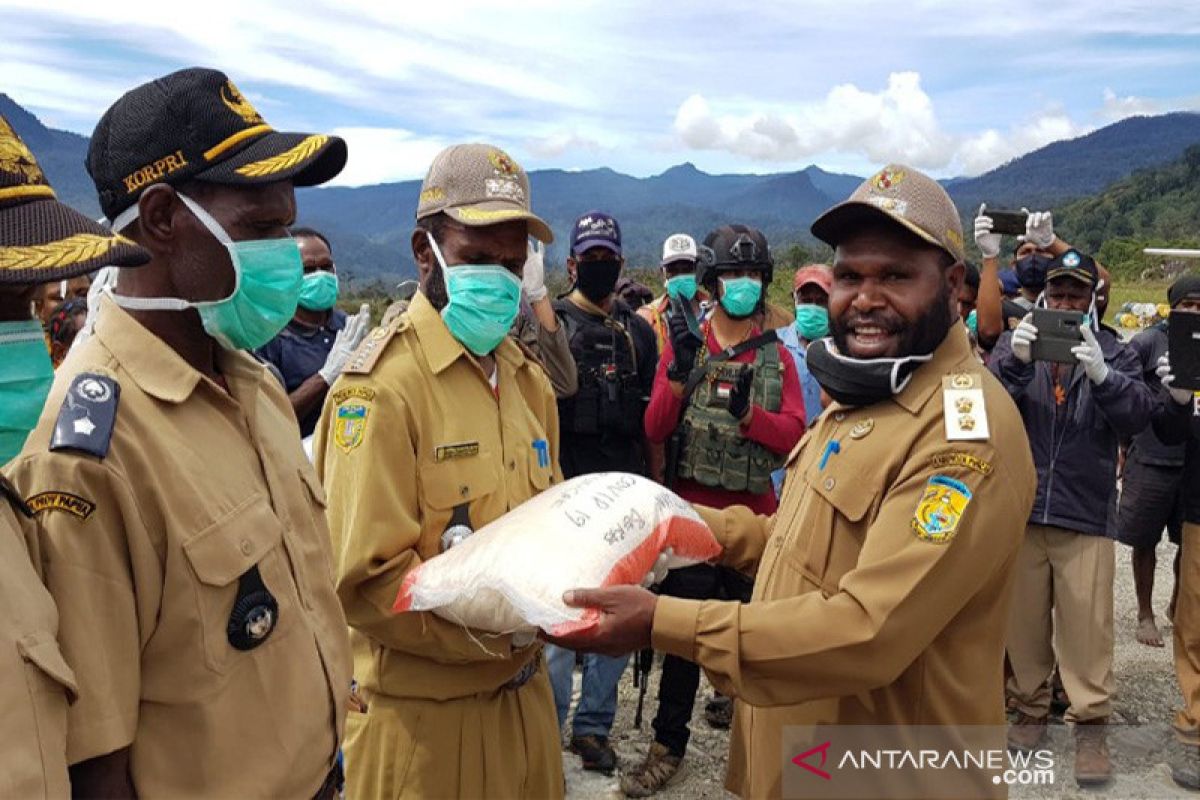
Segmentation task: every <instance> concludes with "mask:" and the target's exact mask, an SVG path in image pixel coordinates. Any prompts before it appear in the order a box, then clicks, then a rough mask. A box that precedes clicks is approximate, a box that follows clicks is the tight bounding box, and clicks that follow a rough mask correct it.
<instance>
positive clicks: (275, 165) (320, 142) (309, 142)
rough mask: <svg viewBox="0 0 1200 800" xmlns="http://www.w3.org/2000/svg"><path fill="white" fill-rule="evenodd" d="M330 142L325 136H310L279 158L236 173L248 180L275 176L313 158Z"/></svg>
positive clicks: (246, 167)
mask: <svg viewBox="0 0 1200 800" xmlns="http://www.w3.org/2000/svg"><path fill="white" fill-rule="evenodd" d="M328 141H329V137H328V136H325V135H324V134H318V135H316V136H309V137H308V138H306V139H305V140H304V141H302V142H300V144H298V145H296V146H295V147H293V148H292V149H290V150H285V151H284V152H282V153H280V154H279V155H277V156H271V157H270V158H264V159H263V160H262V161H254V162H251V163H249V164H246V165H245V166H242V167H238V168H237V169H236V170H234V172H236V173H237V174H238V175H242V176H244V177H247V178H261V177H262V176H263V175H273V174H275V173H276V172H282V171H283V170H285V169H291V168H292V167H294V166H296V165H297V164H299V163H300V162H301V161H303V160H305V159H306V158H309V157H311V156H312V154H313V153H315V152H317V151H318V150H320V149H321V147H323V146H324V144H325V143H326V142H328Z"/></svg>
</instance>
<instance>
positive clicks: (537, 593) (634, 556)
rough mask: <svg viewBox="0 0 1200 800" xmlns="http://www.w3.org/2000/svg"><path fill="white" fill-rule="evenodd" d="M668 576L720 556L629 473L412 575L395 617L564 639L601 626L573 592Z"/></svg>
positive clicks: (683, 508)
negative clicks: (569, 593) (422, 615)
mask: <svg viewBox="0 0 1200 800" xmlns="http://www.w3.org/2000/svg"><path fill="white" fill-rule="evenodd" d="M664 552H665V553H666V554H667V558H666V559H665V560H666V567H667V568H668V569H675V568H677V567H685V566H690V565H692V564H696V563H699V562H701V561H709V560H712V559H715V558H716V557H717V556H719V555H720V553H721V546H720V545H719V544H718V543H717V541H716V539H715V538H714V537H713V534H712V531H710V530H709V528H708V526H707V525H706V524H705V523H704V521H703V520H702V519H701V518H700V515H699V514H697V513H696V511H695V509H693V508H692V507H691V506H690V505H689V504H688V503H687V502H685V501H684V500H682V499H681V498H680V497H679V495H677V494H675V493H674V492H672V491H670V490H669V489H666V488H664V487H663V486H660V485H659V484H657V483H654V482H653V481H651V480H649V479H647V478H643V477H640V476H638V475H631V474H628V473H623V472H603V473H597V474H594V475H583V476H581V477H578V478H573V479H572V480H569V481H565V482H564V483H561V484H559V485H558V486H553V487H551V488H550V489H548V490H546V491H544V492H542V493H541V494H539V495H538V496H537V497H534V498H533V499H531V500H529V501H528V502H526V503H524V504H522V505H520V506H518V507H517V508H514V509H513V510H512V511H510V512H508V513H507V514H505V515H504V516H503V517H500V518H499V519H496V520H494V521H493V522H491V523H490V524H488V525H485V526H484V527H482V528H480V529H479V530H477V531H475V532H474V533H473V534H472V535H470V536H468V537H466V538H465V539H464V540H463V541H462V542H461V543H460V544H457V545H455V546H453V547H451V548H450V549H449V550H447V551H445V552H444V553H442V554H441V555H438V556H437V557H435V558H431V559H429V560H428V561H426V562H425V563H423V564H422V565H421V566H419V567H417V568H416V569H414V570H413V571H412V572H410V573H409V574H408V575H407V576H406V577H405V580H404V584H403V585H402V586H401V588H400V593H399V595H398V596H397V598H396V604H395V606H394V608H395V610H396V611H400V612H403V611H433V612H434V613H435V614H437V615H438V616H440V617H443V618H444V619H447V620H450V621H452V622H457V623H459V624H461V625H464V626H466V627H468V628H473V629H476V630H480V631H488V632H491V633H517V632H527V631H532V630H533V629H535V628H540V629H541V630H543V631H546V632H547V633H549V634H552V635H555V636H560V635H563V634H566V633H573V632H576V631H585V630H588V629H590V628H592V627H594V626H595V625H596V622H597V621H598V619H599V612H598V611H596V610H595V609H582V608H569V607H567V606H566V605H564V604H563V602H562V596H563V592H565V591H566V590H568V589H577V588H590V587H595V586H616V585H619V584H638V583H641V582H642V580H643V578H644V577H645V576H646V575H647V573H649V572H650V571H651V570H653V569H654V568H655V566H656V562H657V561H658V559H659V555H660V554H663V553H664Z"/></svg>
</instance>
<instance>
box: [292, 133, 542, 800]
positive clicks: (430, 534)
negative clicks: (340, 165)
mask: <svg viewBox="0 0 1200 800" xmlns="http://www.w3.org/2000/svg"><path fill="white" fill-rule="evenodd" d="M529 236H533V237H535V238H537V239H539V240H541V241H543V242H549V241H550V240H551V239H552V238H553V236H552V234H551V232H550V229H549V227H548V226H547V225H546V223H544V222H543V221H542V220H540V219H538V218H537V217H536V216H535V215H534V214H533V213H532V212H531V211H530V206H529V179H528V177H527V176H526V174H525V170H523V169H522V168H521V167H520V166H519V165H518V164H517V163H516V162H515V161H513V160H512V159H511V158H510V157H509V156H508V154H506V153H505V152H504V151H502V150H500V149H498V148H496V147H492V146H489V145H486V144H465V145H456V146H453V147H449V148H447V149H445V150H443V151H442V152H441V153H439V154H438V155H437V156H436V157H435V158H434V161H433V164H432V165H431V166H430V168H429V173H428V174H427V175H426V177H425V182H424V184H423V185H422V187H421V195H420V200H419V203H418V206H417V228H416V230H414V231H413V235H412V251H413V258H414V260H415V261H416V263H417V269H418V272H419V274H420V278H421V290H420V291H419V292H418V293H417V294H416V295H415V296H414V297H413V300H412V304H411V305H410V306H409V308H408V310H407V311H406V312H404V313H403V314H400V315H399V316H397V317H396V318H395V319H393V320H392V321H391V322H390V323H389V324H388V325H387V326H386V327H382V328H377V329H376V330H375V331H374V332H373V333H372V334H371V335H370V336H369V337H368V338H367V340H366V342H365V343H364V344H363V346H362V347H360V348H359V349H358V351H357V352H356V353H355V354H354V356H353V357H352V358H351V360H350V363H349V364H348V365H347V366H346V369H345V370H344V371H343V372H342V376H341V377H340V378H339V379H338V380H337V381H336V382H335V383H334V385H333V388H332V389H331V391H330V394H329V398H328V399H327V400H326V404H325V409H324V412H323V414H322V418H321V421H320V422H319V423H318V425H317V433H316V436H317V440H316V447H315V453H316V463H317V467H318V470H319V472H320V474H321V476H322V478H323V479H324V481H325V487H326V491H327V492H328V498H329V499H328V515H329V524H330V528H331V529H332V534H333V537H334V542H335V544H334V552H335V553H336V554H337V558H336V561H335V564H334V571H335V573H336V579H337V588H338V595H339V597H341V600H342V605H343V607H344V608H345V610H346V617H347V621H348V622H349V623H350V629H351V643H352V645H353V648H354V654H355V674H356V676H357V678H358V681H359V682H360V683H361V685H362V689H363V694H364V699H365V701H366V703H367V708H366V710H365V711H362V712H351V714H350V717H349V720H348V723H347V733H346V747H345V754H346V773H347V776H348V781H347V794H348V795H349V796H352V797H556V796H560V795H561V794H562V791H563V778H562V758H561V754H560V749H559V733H558V727H557V725H556V724H555V713H554V696H553V694H552V692H551V689H550V682H549V680H547V677H546V670H544V669H542V668H541V663H542V646H541V644H540V643H539V642H536V641H535V640H534V639H533V637H532V636H530V637H528V638H522V637H518V636H514V635H503V636H497V635H491V634H485V633H476V632H472V631H470V630H467V629H465V628H463V627H462V626H460V625H456V624H454V623H452V622H448V621H446V620H443V619H441V618H439V617H436V616H434V615H433V614H432V613H429V612H419V613H417V612H409V613H404V614H395V613H394V612H393V611H392V605H393V603H394V602H395V600H396V595H397V593H398V592H399V590H400V586H401V583H402V582H403V581H404V578H405V576H406V575H408V573H409V572H411V571H412V570H413V569H414V568H416V567H417V566H419V565H420V564H421V563H422V562H423V561H425V560H427V559H430V558H433V557H435V556H437V555H438V554H439V553H441V552H443V551H445V550H446V549H448V548H450V547H452V546H454V544H456V543H457V542H458V541H460V540H461V537H462V536H465V535H469V534H470V532H471V531H472V530H476V529H478V528H480V527H481V526H483V525H486V524H488V523H489V522H491V521H492V520H494V519H496V518H497V517H499V516H501V515H502V514H504V513H505V512H506V511H508V510H509V509H511V508H513V507H515V506H517V505H519V504H521V503H523V502H524V501H526V500H528V499H529V498H531V497H533V496H534V495H536V494H537V493H539V492H541V491H542V490H543V489H545V488H547V487H548V486H550V485H551V484H552V483H554V482H557V481H560V480H561V479H562V474H561V472H560V471H559V467H558V407H557V405H556V404H555V400H554V392H553V391H552V389H551V387H550V382H549V380H548V379H547V377H546V374H545V372H543V370H542V368H541V366H540V365H539V364H538V363H537V362H536V360H534V359H532V358H531V357H530V356H529V355H528V353H527V351H525V350H523V349H522V348H521V346H520V345H518V344H517V341H516V340H515V339H513V338H511V337H509V336H508V335H507V334H508V331H509V328H510V327H511V326H512V324H513V320H514V319H515V318H516V316H517V313H518V308H519V304H520V301H521V272H522V268H523V266H524V264H525V263H526V258H527V256H528V251H527V244H528V237H529Z"/></svg>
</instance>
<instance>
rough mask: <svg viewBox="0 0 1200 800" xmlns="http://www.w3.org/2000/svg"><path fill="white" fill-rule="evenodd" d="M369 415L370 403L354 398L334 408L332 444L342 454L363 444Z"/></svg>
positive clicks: (351, 397)
mask: <svg viewBox="0 0 1200 800" xmlns="http://www.w3.org/2000/svg"><path fill="white" fill-rule="evenodd" d="M370 413H371V401H370V400H367V399H363V398H359V397H354V396H350V397H347V398H345V399H343V400H342V401H341V402H340V403H338V404H337V406H335V407H334V411H333V442H334V444H336V445H337V446H338V448H339V449H341V451H342V452H343V453H349V452H350V451H351V450H353V449H354V448H356V447H358V446H359V445H360V444H362V443H363V438H364V437H365V436H366V434H367V417H368V416H369V415H370Z"/></svg>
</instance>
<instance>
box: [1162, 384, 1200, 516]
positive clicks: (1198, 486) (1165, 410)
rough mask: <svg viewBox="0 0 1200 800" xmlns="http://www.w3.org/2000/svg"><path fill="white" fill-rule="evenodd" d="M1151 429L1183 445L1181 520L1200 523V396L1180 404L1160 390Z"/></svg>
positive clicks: (1172, 442) (1168, 441)
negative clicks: (1159, 399)
mask: <svg viewBox="0 0 1200 800" xmlns="http://www.w3.org/2000/svg"><path fill="white" fill-rule="evenodd" d="M1160 398H1161V402H1160V403H1159V408H1158V410H1157V411H1156V412H1155V414H1154V432H1155V434H1157V435H1158V436H1159V438H1161V439H1162V440H1163V442H1165V443H1167V444H1176V445H1183V446H1184V447H1185V448H1186V450H1185V455H1184V462H1183V487H1182V488H1181V491H1182V493H1183V521H1184V522H1188V523H1191V524H1192V525H1200V399H1193V401H1192V402H1191V403H1188V404H1187V405H1182V406H1181V405H1179V404H1178V403H1176V402H1175V401H1173V400H1172V399H1171V398H1170V397H1168V396H1167V392H1166V390H1165V389H1163V390H1161V392H1160Z"/></svg>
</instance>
